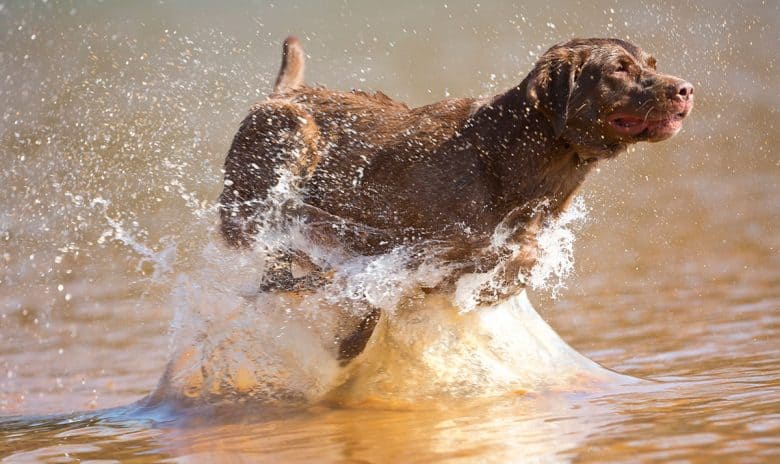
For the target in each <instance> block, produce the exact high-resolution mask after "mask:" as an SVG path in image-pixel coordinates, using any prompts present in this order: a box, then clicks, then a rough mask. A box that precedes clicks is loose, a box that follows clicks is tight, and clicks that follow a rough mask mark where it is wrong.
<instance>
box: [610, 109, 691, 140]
mask: <svg viewBox="0 0 780 464" xmlns="http://www.w3.org/2000/svg"><path fill="white" fill-rule="evenodd" d="M685 116H687V111H682V112H679V113H674V114H672V115H669V116H667V117H666V118H662V119H646V118H641V117H637V116H632V115H629V114H625V113H616V114H613V115H612V116H610V117H609V118H608V119H607V122H608V123H609V125H610V127H612V129H613V130H614V131H615V132H616V133H618V134H619V135H623V136H629V137H636V136H639V135H646V136H647V137H648V138H649V139H651V140H662V139H665V138H669V137H671V136H673V135H674V134H676V133H677V132H678V131H679V130H680V129H681V128H682V121H683V119H684V118H685Z"/></svg>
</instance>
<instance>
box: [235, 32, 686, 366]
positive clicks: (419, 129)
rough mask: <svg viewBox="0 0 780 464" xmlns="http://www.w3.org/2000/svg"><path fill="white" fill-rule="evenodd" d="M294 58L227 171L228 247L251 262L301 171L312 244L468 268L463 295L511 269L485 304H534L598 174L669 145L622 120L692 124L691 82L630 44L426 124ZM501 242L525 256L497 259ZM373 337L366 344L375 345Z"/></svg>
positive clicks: (611, 43) (568, 49) (581, 57)
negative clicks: (545, 232)
mask: <svg viewBox="0 0 780 464" xmlns="http://www.w3.org/2000/svg"><path fill="white" fill-rule="evenodd" d="M289 41H290V39H288V42H287V43H286V45H285V61H287V57H288V53H289V52H288V49H290V47H289ZM293 44H294V47H293V48H294V51H295V53H298V54H299V55H297V58H300V66H297V67H295V69H292V68H286V67H285V64H284V62H283V66H282V70H281V71H280V77H279V79H277V85H276V87H275V89H274V93H273V94H272V97H271V98H270V99H269V100H267V101H265V102H262V103H260V104H258V105H255V107H253V108H252V110H251V112H250V114H249V116H247V118H246V119H245V120H244V121H243V123H242V124H241V127H240V128H239V131H238V133H237V134H236V136H235V138H234V140H233V144H232V146H231V149H230V152H229V154H228V157H227V159H226V163H225V181H226V182H225V189H224V191H223V192H222V195H221V197H220V203H221V231H222V235H223V237H224V238H225V240H226V242H227V243H228V244H229V245H231V246H233V247H239V248H240V247H248V246H251V244H252V241H253V235H254V233H255V232H256V231H257V224H258V223H259V219H261V218H262V216H263V214H264V211H263V209H262V207H261V206H259V205H261V203H262V200H263V199H264V198H265V197H266V196H267V194H268V191H269V189H271V188H272V187H273V186H274V185H276V183H277V182H278V176H279V173H280V172H281V171H282V169H280V168H283V169H289V170H291V171H292V172H293V173H295V174H296V177H297V180H296V186H297V187H298V188H300V189H301V196H302V199H303V203H304V205H303V206H302V207H300V206H299V207H297V209H295V211H291V212H290V214H291V215H293V216H296V217H300V218H302V219H303V220H305V221H306V222H308V223H309V226H310V234H311V237H312V240H315V241H317V242H318V243H322V244H327V245H328V246H334V247H339V248H340V249H341V250H344V251H345V252H346V253H348V254H354V255H375V254H380V253H384V252H387V251H388V250H390V249H392V248H393V247H395V246H398V245H402V244H404V245H410V246H415V245H423V246H425V247H428V248H430V249H436V250H438V253H439V256H440V257H441V258H442V259H443V260H445V261H446V262H449V263H455V264H457V266H456V268H457V269H458V271H456V272H454V273H453V275H452V276H451V279H449V280H448V282H449V283H451V282H452V281H453V280H454V279H455V278H456V277H457V276H458V275H461V274H463V273H466V272H474V271H480V270H486V269H490V268H493V267H494V266H496V265H498V266H501V267H500V268H499V270H500V272H499V273H498V274H497V275H498V276H499V279H501V281H500V282H494V283H493V284H496V285H489V286H486V287H485V289H484V290H483V293H482V298H483V301H484V302H491V301H495V300H497V299H499V298H502V297H505V296H506V295H508V294H512V293H516V292H517V291H519V290H520V289H521V288H522V286H523V281H524V279H523V276H524V275H527V273H528V272H530V269H531V267H532V266H533V265H534V263H535V261H536V255H537V250H536V248H537V245H536V234H537V232H538V230H539V228H540V226H541V225H542V223H543V222H544V221H545V220H546V219H548V218H550V217H554V216H556V215H558V214H560V212H561V211H562V210H564V209H565V208H566V206H567V204H568V203H569V201H570V200H571V198H572V196H573V195H574V193H575V192H576V191H577V189H578V187H579V186H580V185H581V183H582V182H583V180H584V179H585V177H586V175H587V174H588V172H590V171H591V170H592V169H593V167H594V166H595V164H596V163H597V162H598V161H599V160H602V159H606V158H611V157H614V156H615V155H617V154H618V153H620V152H622V151H623V150H625V148H626V147H627V145H628V144H631V143H635V142H638V141H643V140H649V141H656V140H660V138H658V137H657V136H655V135H654V134H653V133H652V131H649V130H646V131H644V132H643V133H642V134H637V135H636V136H632V137H626V136H623V135H620V134H616V133H614V131H613V130H612V129H611V128H610V126H609V124H607V122H606V118H607V117H608V115H609V114H612V113H614V112H616V111H623V112H627V113H630V114H640V115H641V114H645V115H646V116H644V117H645V118H648V117H651V116H653V115H655V117H665V115H668V114H671V113H672V112H673V111H678V112H679V111H681V110H680V108H682V107H683V106H684V108H685V109H684V111H683V112H682V113H681V114H682V117H684V116H685V115H686V114H687V112H688V111H689V110H690V105H689V104H688V103H686V101H687V98H686V101H682V100H681V98H679V97H677V95H678V94H679V93H680V90H679V88H680V85H681V84H680V82H684V81H682V80H680V79H678V78H675V77H673V76H667V75H662V74H659V73H657V72H656V71H655V60H654V59H653V58H652V57H651V56H649V55H647V54H646V53H644V52H643V51H642V50H641V49H639V48H638V47H635V46H634V45H631V44H629V43H626V42H623V41H620V40H616V39H575V40H572V41H569V42H567V43H565V44H560V45H557V46H555V47H553V48H551V49H550V50H548V51H547V53H545V54H544V55H543V56H542V58H541V59H540V60H539V62H538V63H537V65H536V66H535V67H534V69H533V70H532V71H531V73H530V74H529V75H528V77H526V79H524V80H523V81H522V82H521V83H520V84H519V85H517V86H516V87H513V88H511V89H509V90H508V91H506V92H505V93H502V94H499V95H497V96H495V97H493V98H491V99H486V100H477V99H473V98H463V99H452V100H445V101H441V102H437V103H434V104H431V105H426V106H422V107H418V108H410V107H408V106H407V105H405V104H403V103H400V102H396V101H394V100H392V99H391V98H389V97H388V96H386V95H384V94H382V93H381V92H376V93H366V92H360V91H352V92H344V91H333V90H329V89H326V88H322V87H307V86H304V85H301V82H302V69H303V64H302V63H303V61H302V59H303V58H302V57H303V55H302V53H303V52H302V49H301V48H300V46H299V44H298V43H297V41H295V42H293ZM297 58H296V60H297ZM296 60H293V62H295V63H297V62H298V61H296ZM621 60H622V61H621ZM621 62H622V63H623V64H621ZM619 66H625V67H626V72H625V73H624V72H623V71H622V69H623V68H622V67H621V68H618V67H619ZM616 69H617V71H615V70H616ZM298 70H299V71H300V72H298ZM296 73H297V74H296ZM690 92H692V87H691V90H690ZM681 101H682V103H681ZM691 104H692V103H691ZM681 105H682V106H681ZM499 226H500V227H502V228H504V229H505V230H506V231H508V235H509V242H510V243H515V244H517V245H519V247H517V249H519V251H515V252H510V251H509V248H503V249H501V248H499V249H496V248H495V247H490V246H488V245H489V243H490V239H491V237H492V236H493V234H494V232H495V231H496V228H497V227H499ZM517 249H516V250H517ZM297 256H298V257H297V258H296V257H294V258H289V257H288V259H287V261H286V262H293V261H295V260H296V259H297V260H299V261H300V262H305V261H306V258H305V251H302V252H301V253H298V254H297ZM307 265H308V266H309V269H314V271H313V275H315V276H316V275H322V274H323V272H321V271H324V270H321V269H316V266H315V267H312V266H311V263H308V264H307ZM282 268H284V266H282ZM285 272H286V273H285ZM280 276H281V277H280ZM274 279H276V283H272V285H271V286H270V287H269V288H274V285H275V286H276V287H275V288H280V289H287V290H289V289H296V290H302V289H304V288H305V287H307V286H312V285H315V286H316V285H318V284H317V282H319V281H318V280H317V278H314V279H312V277H311V275H310V276H307V277H306V279H308V280H306V279H304V280H300V279H298V280H296V279H295V278H293V277H291V274H290V272H288V271H284V269H283V270H282V271H281V273H280V274H279V275H277V276H276V277H271V280H274ZM443 285H446V283H445V284H443ZM497 289H499V290H497ZM372 314H373V313H372ZM372 317H373V316H372ZM375 319H376V318H375V317H373V319H372V320H375ZM372 327H373V326H372ZM372 327H363V326H362V325H361V328H360V331H361V333H368V335H370V331H371V328H372ZM366 340H367V336H366ZM353 345H354V343H353ZM360 350H362V346H358V348H355V347H354V346H353V347H352V348H351V349H350V352H355V351H356V352H359V351H360Z"/></svg>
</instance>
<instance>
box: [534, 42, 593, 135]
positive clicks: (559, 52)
mask: <svg viewBox="0 0 780 464" xmlns="http://www.w3.org/2000/svg"><path fill="white" fill-rule="evenodd" d="M586 58H587V52H585V51H584V50H582V51H579V50H574V49H572V48H569V47H566V46H555V47H553V48H551V49H550V50H548V51H547V53H545V54H544V55H543V56H542V58H541V59H540V60H539V61H538V62H537V63H536V66H535V67H534V69H533V71H531V75H530V76H529V78H530V79H529V81H528V87H527V92H528V95H527V96H528V101H529V102H530V103H531V104H532V105H534V106H535V107H536V108H538V109H539V110H541V111H542V112H543V113H544V114H545V116H547V118H548V119H549V120H550V124H551V125H552V128H553V132H554V133H555V137H556V138H558V137H560V136H561V133H563V130H564V129H565V128H566V121H567V120H568V118H569V99H570V98H571V94H572V91H573V90H574V83H575V81H576V79H577V77H578V75H579V72H580V69H581V68H582V65H583V63H584V62H585V59H586Z"/></svg>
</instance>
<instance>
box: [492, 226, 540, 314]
mask: <svg viewBox="0 0 780 464" xmlns="http://www.w3.org/2000/svg"><path fill="white" fill-rule="evenodd" d="M541 222H542V217H541V214H536V215H535V216H534V217H533V218H531V220H530V221H529V222H527V223H526V224H524V226H523V227H521V228H520V229H519V230H518V231H517V232H516V233H515V234H514V235H513V236H512V237H511V238H510V240H509V241H510V243H511V244H512V245H513V246H512V248H513V249H514V252H512V254H511V255H509V256H508V257H506V258H505V259H503V260H502V261H500V262H499V263H498V264H497V265H496V267H495V268H493V271H492V276H491V278H490V279H489V280H488V281H487V282H485V283H484V284H482V286H481V287H480V289H479V291H478V301H479V304H480V305H486V304H492V303H495V302H497V301H500V300H502V299H504V298H507V297H509V296H511V295H515V294H517V293H519V292H520V291H521V290H522V289H523V288H525V287H526V284H527V283H528V279H529V278H530V276H531V270H532V269H533V267H534V265H536V261H537V260H538V258H539V243H538V241H537V236H538V234H539V230H540V229H541Z"/></svg>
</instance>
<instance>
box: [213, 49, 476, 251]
mask: <svg viewBox="0 0 780 464" xmlns="http://www.w3.org/2000/svg"><path fill="white" fill-rule="evenodd" d="M304 59H305V58H304V53H303V49H302V47H301V45H300V42H299V41H298V40H297V39H295V38H294V37H288V38H287V39H286V40H285V42H284V48H283V54H282V66H281V68H280V70H279V74H278V76H277V79H276V84H275V86H274V89H273V92H272V93H271V94H270V96H269V99H267V100H266V101H264V102H261V103H258V104H256V105H254V106H253V108H252V109H251V112H250V114H249V115H248V116H247V117H246V118H245V119H244V121H243V122H242V124H241V127H240V129H239V130H238V133H237V134H236V136H235V138H234V140H233V144H232V146H231V148H230V152H229V153H228V156H227V159H226V162H225V189H224V190H223V192H222V195H221V197H220V204H221V219H222V234H223V236H224V238H225V239H226V241H227V242H228V243H229V244H230V245H232V246H246V245H249V244H251V242H252V236H253V235H254V233H255V232H256V227H255V222H256V216H257V215H258V214H262V204H261V203H262V201H263V200H264V199H265V198H266V197H267V194H268V191H269V190H270V189H271V188H272V187H273V186H274V185H276V183H277V182H278V181H279V178H280V175H281V173H282V171H284V170H287V171H288V172H290V173H291V174H292V175H293V176H295V177H296V182H297V185H298V186H300V187H305V189H304V191H305V198H303V199H304V202H305V203H307V204H309V205H311V206H314V207H316V208H319V209H321V210H323V211H325V212H327V213H329V214H331V215H334V216H338V217H349V218H351V219H352V220H356V221H357V222H359V223H361V224H363V225H365V226H369V227H375V228H381V229H396V231H397V230H400V229H403V228H407V227H409V226H412V225H413V224H407V223H408V222H409V221H408V220H406V219H404V218H397V217H395V216H393V215H392V214H376V213H377V208H383V207H384V206H383V205H385V206H387V207H388V208H389V207H392V206H393V205H392V203H393V201H392V199H390V198H388V197H387V192H383V193H384V196H382V195H377V193H378V192H377V189H380V188H381V187H380V185H381V184H382V178H383V177H384V176H386V175H387V174H388V173H387V172H386V171H385V166H386V165H388V164H392V165H397V164H398V161H399V158H401V157H408V158H409V159H410V160H412V159H418V160H419V159H420V158H421V157H425V156H429V155H430V154H431V153H435V152H436V148H437V147H438V146H439V145H440V144H442V143H444V142H445V141H447V140H450V139H452V137H453V136H454V135H455V134H456V131H457V130H458V128H460V127H462V126H463V124H464V122H465V121H466V120H467V119H468V118H469V116H470V115H471V114H472V113H473V109H474V107H475V102H476V100H475V99H453V100H445V101H441V102H437V103H434V104H431V105H427V106H422V107H418V108H410V107H408V106H407V105H406V104H404V103H401V102H397V101H395V100H393V99H391V98H390V97H388V96H387V95H385V94H383V93H381V92H374V93H368V92H362V91H356V90H353V91H348V92H347V91H332V90H329V89H326V88H323V87H309V86H306V85H304V84H303V71H304ZM406 165H408V166H414V165H415V163H414V162H410V163H407V164H406ZM394 175H402V173H395V174H394ZM414 178H416V177H414ZM394 179H395V178H394ZM380 197H381V198H380ZM388 200H390V201H388ZM377 218H380V219H385V220H380V221H377ZM393 218H395V219H393ZM396 231H391V233H392V232H396ZM394 235H398V234H397V233H395V234H394ZM355 245H356V248H358V249H359V250H358V251H360V252H366V248H365V247H361V246H359V245H358V244H355Z"/></svg>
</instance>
